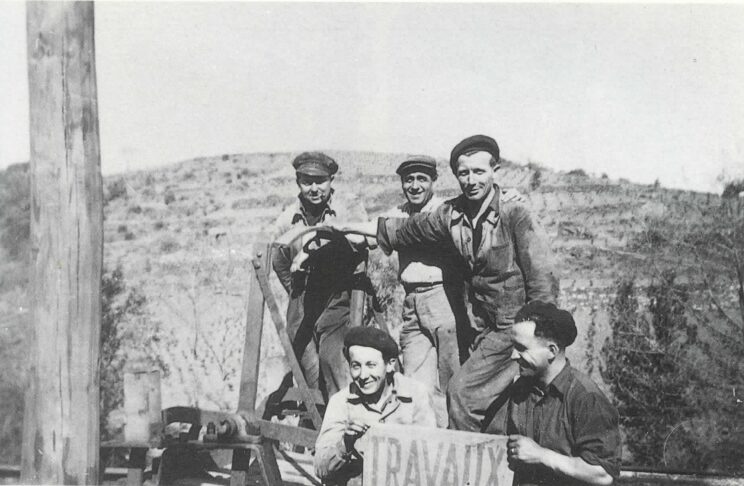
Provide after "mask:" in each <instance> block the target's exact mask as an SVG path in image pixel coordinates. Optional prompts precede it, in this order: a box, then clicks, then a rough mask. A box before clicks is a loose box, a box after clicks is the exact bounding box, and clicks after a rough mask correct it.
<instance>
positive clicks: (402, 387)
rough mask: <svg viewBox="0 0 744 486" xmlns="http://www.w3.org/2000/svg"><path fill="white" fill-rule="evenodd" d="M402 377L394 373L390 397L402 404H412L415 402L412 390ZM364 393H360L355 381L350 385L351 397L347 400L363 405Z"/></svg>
mask: <svg viewBox="0 0 744 486" xmlns="http://www.w3.org/2000/svg"><path fill="white" fill-rule="evenodd" d="M401 376H403V375H401V374H400V373H398V372H395V373H393V383H392V387H393V389H392V390H391V394H390V397H391V398H393V397H394V398H395V399H397V400H398V401H401V402H410V401H412V400H413V394H412V393H411V389H410V388H409V387H408V385H407V383H406V382H405V380H404V379H401ZM361 395H362V393H361V392H360V391H359V387H358V386H357V384H356V383H354V382H353V381H352V382H351V383H350V384H349V396H348V397H347V398H346V400H347V401H348V402H349V403H354V404H359V403H362V396H361Z"/></svg>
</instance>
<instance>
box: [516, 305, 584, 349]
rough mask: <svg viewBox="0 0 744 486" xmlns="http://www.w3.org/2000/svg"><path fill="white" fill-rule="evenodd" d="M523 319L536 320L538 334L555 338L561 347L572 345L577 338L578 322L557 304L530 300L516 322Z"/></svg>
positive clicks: (517, 316) (520, 311) (520, 310)
mask: <svg viewBox="0 0 744 486" xmlns="http://www.w3.org/2000/svg"><path fill="white" fill-rule="evenodd" d="M523 321H534V322H535V325H536V327H535V335H536V336H542V337H547V338H550V339H554V340H555V341H556V342H557V343H558V344H559V345H560V346H561V347H564V348H565V347H567V346H570V345H571V344H573V342H574V341H575V340H576V334H577V331H576V322H574V318H573V316H572V315H571V313H570V312H568V311H565V310H563V309H559V308H558V307H556V306H555V304H548V303H546V302H542V301H540V300H533V301H530V302H528V303H527V304H526V305H525V306H524V307H522V308H521V309H519V311H518V312H517V315H516V317H515V318H514V322H523Z"/></svg>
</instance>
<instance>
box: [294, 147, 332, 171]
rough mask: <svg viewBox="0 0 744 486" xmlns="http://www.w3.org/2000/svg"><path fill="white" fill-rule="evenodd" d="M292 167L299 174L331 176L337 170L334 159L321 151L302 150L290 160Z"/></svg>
mask: <svg viewBox="0 0 744 486" xmlns="http://www.w3.org/2000/svg"><path fill="white" fill-rule="evenodd" d="M292 167H294V169H295V171H297V172H298V173H300V174H307V175H311V176H331V175H333V174H335V173H336V171H338V164H337V163H336V161H335V160H333V159H332V158H330V157H329V156H327V155H326V154H324V153H323V152H302V153H301V154H300V155H298V156H297V157H295V158H294V160H293V161H292Z"/></svg>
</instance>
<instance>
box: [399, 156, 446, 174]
mask: <svg viewBox="0 0 744 486" xmlns="http://www.w3.org/2000/svg"><path fill="white" fill-rule="evenodd" d="M395 172H396V173H397V174H398V175H399V176H404V175H407V174H410V173H411V172H423V173H425V174H429V175H430V176H432V177H433V178H436V177H437V161H436V160H434V158H433V157H429V156H428V155H414V156H412V157H409V158H407V159H406V160H404V161H403V162H402V163H401V164H400V165H399V166H398V168H397V169H396V170H395Z"/></svg>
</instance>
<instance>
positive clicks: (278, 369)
mask: <svg viewBox="0 0 744 486" xmlns="http://www.w3.org/2000/svg"><path fill="white" fill-rule="evenodd" d="M329 154H330V155H331V156H333V157H334V158H335V159H336V160H337V161H338V162H339V166H340V171H339V173H338V175H337V178H336V182H335V184H334V185H335V187H336V190H338V191H342V192H345V193H350V194H356V195H357V196H358V197H360V198H361V199H362V200H363V202H364V204H365V206H366V208H367V211H368V213H369V214H370V216H376V215H378V214H380V213H381V212H382V211H383V210H386V209H387V208H389V207H390V206H392V205H394V204H397V203H399V202H401V201H402V200H403V199H402V195H401V192H400V186H399V179H398V177H397V175H395V168H396V167H397V165H398V163H399V161H400V160H402V158H403V157H404V156H405V155H404V154H376V153H365V152H329ZM293 155H294V154H290V153H274V154H226V155H221V156H216V157H200V158H196V159H193V160H188V161H184V162H180V163H177V164H173V165H171V166H167V167H163V168H159V169H155V170H151V171H140V172H133V173H125V174H121V175H116V176H111V177H107V178H106V180H105V187H106V189H105V197H106V200H107V202H106V206H105V230H104V235H105V245H104V262H105V264H106V266H107V267H109V268H112V267H114V266H115V265H117V264H120V265H122V267H123V270H124V275H125V277H126V280H127V283H128V284H129V285H130V286H132V287H135V288H137V289H139V290H140V291H141V292H142V293H143V294H144V295H145V296H146V297H147V300H148V303H147V309H148V314H149V315H148V317H147V319H146V322H140V323H137V324H136V326H135V324H132V326H135V327H134V328H136V329H137V331H136V332H144V331H143V329H147V328H148V327H150V328H152V329H154V328H155V327H156V324H157V325H159V326H160V328H161V330H162V333H161V334H160V335H159V336H158V339H159V343H158V347H159V349H160V350H161V352H160V354H161V356H162V359H163V361H165V363H166V364H167V367H168V376H167V377H166V378H165V379H164V397H163V400H164V403H163V406H166V407H167V406H171V405H178V404H181V405H185V404H194V405H199V406H202V407H206V408H227V409H230V408H234V407H235V404H236V403H237V384H238V378H239V377H238V372H239V369H240V367H239V362H240V359H241V352H242V339H243V332H244V326H245V322H244V316H245V308H244V306H245V302H246V296H247V292H248V288H249V285H250V282H251V274H250V268H251V266H250V259H251V258H252V256H253V252H254V246H253V245H254V243H255V242H256V241H257V240H261V237H262V235H261V231H262V229H263V228H265V227H266V226H267V225H268V224H270V223H271V222H272V221H273V219H274V218H275V217H276V216H277V215H278V214H279V213H280V212H281V211H282V209H283V208H284V207H285V206H286V205H288V204H291V203H292V202H293V201H294V200H295V198H296V194H297V187H296V185H295V182H294V172H293V169H292V167H291V164H290V162H291V160H292V157H293ZM439 169H440V174H441V177H440V179H439V181H437V188H438V192H439V193H440V194H442V195H444V196H451V195H455V194H457V193H458V189H457V184H456V181H455V179H454V177H453V176H452V175H451V173H450V172H449V167H448V166H447V162H446V161H445V160H440V161H439ZM538 172H539V175H536V174H537V173H538ZM498 180H499V183H500V184H501V185H502V186H503V187H515V188H518V189H519V190H520V191H521V192H522V193H523V194H524V195H525V197H526V198H527V200H528V203H529V205H530V206H531V207H532V209H533V210H534V211H535V212H536V213H537V214H538V215H539V218H540V220H541V221H542V223H543V225H544V226H545V229H546V230H547V232H548V233H549V235H550V237H551V240H552V245H553V248H554V249H555V251H556V255H557V260H558V263H559V273H560V277H561V297H560V299H561V305H562V306H564V307H566V308H568V309H570V310H572V311H573V312H574V314H575V316H576V318H577V322H578V324H579V328H580V329H579V334H580V336H579V341H578V343H577V345H575V346H574V347H572V349H571V350H570V351H571V353H570V357H571V358H572V361H573V362H574V363H575V364H576V365H577V366H578V367H580V368H584V369H587V370H589V371H593V372H594V373H595V378H598V374H597V369H596V367H595V366H593V363H594V362H595V360H596V359H598V350H599V349H601V346H602V343H603V342H604V340H605V338H606V337H607V335H608V333H609V319H608V313H607V306H608V304H609V302H610V300H611V297H612V294H613V292H614V290H613V289H614V285H615V282H616V281H617V279H618V278H620V277H623V276H627V275H630V274H633V275H635V276H636V277H638V278H639V279H640V280H641V281H642V282H643V281H648V280H649V279H651V278H653V277H654V275H655V274H656V272H658V268H655V267H654V265H649V264H648V261H647V260H646V257H645V256H644V255H643V254H641V253H637V252H635V251H634V248H635V245H636V243H637V242H638V241H639V238H643V237H644V235H645V234H646V232H647V230H648V224H647V222H648V221H654V220H656V219H658V218H678V219H679V218H684V219H685V220H694V218H695V217H697V215H698V214H699V211H697V209H696V208H700V207H704V206H709V205H718V204H720V198H719V197H718V196H714V195H711V194H701V193H694V192H685V191H675V190H668V189H664V188H660V187H654V186H645V185H638V184H633V183H630V182H627V181H622V180H621V181H614V180H610V179H608V178H606V177H593V176H587V175H586V174H584V173H583V172H582V171H573V172H572V173H559V172H554V171H551V170H549V169H545V168H541V167H537V166H534V165H532V164H531V165H522V164H517V163H512V162H508V161H507V162H505V163H504V164H503V167H502V169H501V170H500V172H499V173H498ZM538 182H539V185H538ZM533 188H534V189H533ZM373 261H374V262H373V263H375V264H377V267H376V268H379V266H380V265H382V266H386V265H388V264H389V263H390V261H388V260H386V259H385V258H382V257H381V256H380V252H376V254H374V255H373ZM6 279H7V278H6ZM6 288H7V286H6ZM276 293H277V295H279V296H280V297H283V295H282V294H283V291H282V290H281V289H280V287H279V286H278V285H277V286H276ZM396 298H397V299H400V292H399V293H398V294H397V296H396ZM22 300H23V293H21V292H19V291H17V290H15V291H12V292H9V293H6V294H4V295H3V296H2V300H1V301H0V309H6V310H8V309H11V308H18V307H19V306H22V305H23V303H22V302H20V303H19V301H22ZM387 315H388V316H391V319H394V318H395V316H397V312H396V311H395V309H393V310H392V311H390V312H388V314H387ZM143 326H144V327H143ZM266 329H268V330H267V332H266V333H265V339H264V346H263V352H262V355H263V358H264V361H263V363H265V364H266V366H264V367H263V373H264V375H265V376H264V377H263V380H262V391H264V392H265V391H266V389H267V388H270V387H271V386H272V384H273V383H275V382H277V381H278V378H279V376H280V375H281V373H282V372H283V371H284V369H285V368H284V366H285V365H284V362H283V359H282V356H281V352H280V351H279V346H278V343H277V340H276V337H275V335H274V334H273V332H272V331H271V329H272V327H271V326H267V328H266ZM588 355H589V356H590V359H587V356H588Z"/></svg>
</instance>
